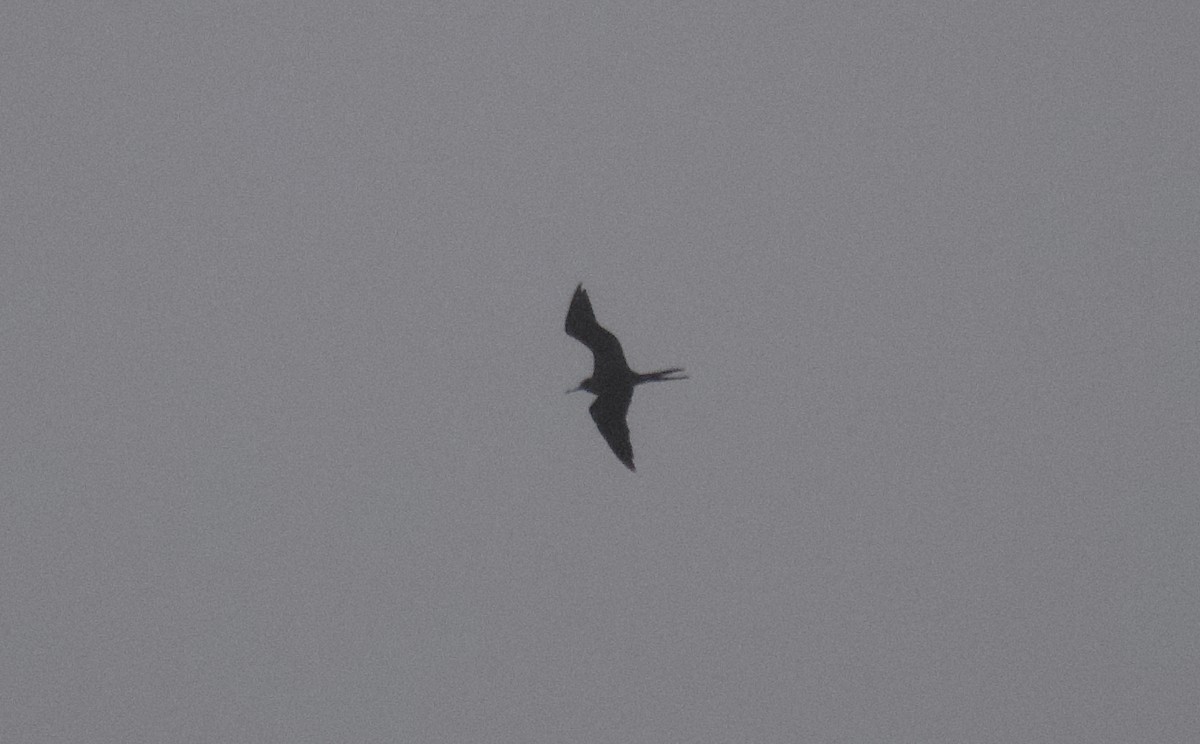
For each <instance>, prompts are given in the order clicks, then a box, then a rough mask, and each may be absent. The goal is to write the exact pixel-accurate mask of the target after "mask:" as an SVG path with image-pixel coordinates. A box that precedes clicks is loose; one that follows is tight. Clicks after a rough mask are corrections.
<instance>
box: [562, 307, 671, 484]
mask: <svg viewBox="0 0 1200 744" xmlns="http://www.w3.org/2000/svg"><path fill="white" fill-rule="evenodd" d="M566 330H567V335H568V336H570V337H571V338H573V339H576V340H578V341H579V342H580V343H582V344H583V345H584V346H586V347H588V348H589V349H591V350H592V357H593V359H594V365H593V367H592V376H591V377H589V378H587V379H586V380H584V381H583V382H581V383H579V387H576V388H572V389H570V390H568V391H567V392H568V393H574V392H575V391H577V390H586V391H588V392H589V393H591V394H593V395H595V396H596V400H594V401H592V405H591V406H590V407H589V408H588V411H589V412H591V414H592V420H593V421H595V422H596V427H597V428H599V429H600V433H601V434H603V435H604V441H606V442H608V446H609V447H611V448H612V451H613V453H614V454H615V455H616V456H617V459H618V460H620V461H621V462H623V463H625V467H627V468H629V469H630V470H634V467H633V446H632V445H630V443H629V425H628V424H627V423H625V414H626V413H627V412H628V411H629V401H631V400H633V388H634V386H635V385H641V384H642V383H643V382H659V381H660V380H686V379H687V375H684V374H680V373H681V372H683V369H681V368H680V367H671V368H670V369H660V370H659V371H657V372H646V373H644V374H639V373H637V372H634V371H633V370H631V369H630V368H629V364H628V363H626V361H625V353H624V352H623V351H621V342H620V341H618V340H617V337H616V336H614V335H612V333H610V332H609V331H607V330H605V329H604V328H603V327H602V326H601V325H600V324H599V323H597V322H596V314H595V313H594V312H592V303H591V301H590V300H588V295H587V290H585V289H584V288H583V284H580V285H579V286H577V287H575V294H574V295H573V296H572V297H571V307H570V308H569V309H568V310H567V323H566Z"/></svg>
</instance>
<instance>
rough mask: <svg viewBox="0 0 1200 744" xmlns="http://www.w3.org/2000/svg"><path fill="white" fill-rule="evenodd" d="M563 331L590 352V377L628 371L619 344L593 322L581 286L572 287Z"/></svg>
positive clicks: (590, 308)
mask: <svg viewBox="0 0 1200 744" xmlns="http://www.w3.org/2000/svg"><path fill="white" fill-rule="evenodd" d="M566 331H567V335H568V336H570V337H571V338H574V339H577V340H578V341H579V342H580V343H582V344H583V345H584V346H586V347H588V348H589V349H591V350H592V358H593V359H594V361H595V365H594V371H593V372H592V376H593V377H596V378H602V377H606V376H610V375H617V374H622V373H624V372H626V371H627V370H628V369H629V365H628V364H626V362H625V352H623V351H621V342H620V341H618V340H617V337H616V336H614V335H612V333H610V332H608V331H606V330H605V329H604V328H602V327H601V326H600V324H599V323H597V322H596V314H595V313H594V312H592V303H591V301H590V300H588V296H587V290H586V289H584V288H583V285H582V284H580V285H579V286H578V287H576V288H575V294H574V296H572V297H571V307H570V308H569V309H568V310H567V323H566ZM626 405H629V404H628V403H626Z"/></svg>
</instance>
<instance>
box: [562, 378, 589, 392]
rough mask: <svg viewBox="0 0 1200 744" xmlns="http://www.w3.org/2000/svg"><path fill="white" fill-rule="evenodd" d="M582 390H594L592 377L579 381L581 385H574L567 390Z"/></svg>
mask: <svg viewBox="0 0 1200 744" xmlns="http://www.w3.org/2000/svg"><path fill="white" fill-rule="evenodd" d="M580 390H585V391H587V392H589V393H590V392H592V378H590V377H589V378H587V379H586V380H584V381H583V382H581V383H579V387H573V388H571V389H570V390H568V391H567V392H568V393H578V392H579V391H580Z"/></svg>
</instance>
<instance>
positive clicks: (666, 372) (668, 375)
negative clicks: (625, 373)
mask: <svg viewBox="0 0 1200 744" xmlns="http://www.w3.org/2000/svg"><path fill="white" fill-rule="evenodd" d="M681 372H683V368H682V367H671V368H670V369H660V370H658V371H657V372H645V373H643V374H639V375H638V376H637V379H636V380H634V383H633V384H634V385H641V384H642V383H643V382H662V381H664V380H686V379H687V378H688V376H687V375H684V374H679V373H681ZM672 375H678V376H676V377H672Z"/></svg>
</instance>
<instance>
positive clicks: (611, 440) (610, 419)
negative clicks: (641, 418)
mask: <svg viewBox="0 0 1200 744" xmlns="http://www.w3.org/2000/svg"><path fill="white" fill-rule="evenodd" d="M632 399H633V388H629V390H628V392H626V393H625V394H620V393H605V394H604V395H601V396H598V397H597V398H596V400H594V401H592V405H591V406H589V407H588V411H589V412H590V413H591V414H592V420H593V421H595V422H596V428H598V429H600V433H601V434H603V435H604V441H606V442H608V446H609V447H611V448H612V451H613V454H615V455H616V456H617V459H618V460H620V461H621V462H623V463H625V467H627V468H629V469H630V470H634V467H633V445H632V444H630V443H629V424H627V423H626V422H625V414H626V413H628V411H629V401H630V400H632Z"/></svg>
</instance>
